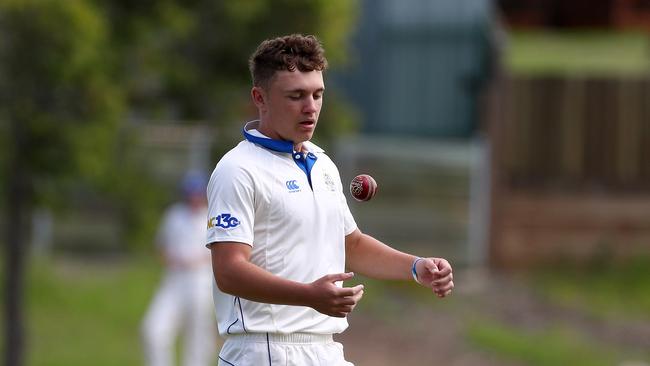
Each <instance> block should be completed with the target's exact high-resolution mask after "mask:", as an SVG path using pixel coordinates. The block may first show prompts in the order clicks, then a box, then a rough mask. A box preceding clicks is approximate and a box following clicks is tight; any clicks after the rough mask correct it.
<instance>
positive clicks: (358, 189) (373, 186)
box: [350, 174, 377, 201]
mask: <svg viewBox="0 0 650 366" xmlns="http://www.w3.org/2000/svg"><path fill="white" fill-rule="evenodd" d="M350 193H351V194H352V197H354V199H355V200H357V201H369V200H370V199H371V198H373V197H374V196H375V193H377V182H375V179H374V178H373V177H371V176H369V175H368V174H360V175H357V176H356V177H354V179H352V182H350Z"/></svg>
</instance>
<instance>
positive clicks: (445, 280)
mask: <svg viewBox="0 0 650 366" xmlns="http://www.w3.org/2000/svg"><path fill="white" fill-rule="evenodd" d="M453 279H454V276H453V275H452V274H451V273H450V274H449V275H447V276H445V277H442V278H438V279H437V280H434V281H433V282H432V286H440V285H444V284H447V283H449V282H450V281H452V280H453Z"/></svg>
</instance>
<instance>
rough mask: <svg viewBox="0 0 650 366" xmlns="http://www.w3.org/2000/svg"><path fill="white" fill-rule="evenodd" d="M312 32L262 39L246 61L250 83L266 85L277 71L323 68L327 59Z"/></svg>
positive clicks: (320, 69) (319, 69)
mask: <svg viewBox="0 0 650 366" xmlns="http://www.w3.org/2000/svg"><path fill="white" fill-rule="evenodd" d="M324 54H325V51H324V50H323V46H322V45H321V43H320V41H319V40H318V39H317V38H316V37H315V36H312V35H307V36H305V35H302V34H291V35H288V36H283V37H277V38H273V39H267V40H265V41H263V42H262V43H261V44H260V45H259V46H258V47H257V50H255V52H254V53H253V55H252V56H251V57H250V59H249V60H248V67H249V69H250V72H251V77H252V79H253V85H255V86H266V85H267V84H268V82H269V81H270V80H271V79H272V78H273V76H274V75H275V73H276V72H277V71H283V70H285V71H295V70H296V69H298V70H299V71H301V72H306V71H314V70H316V71H325V69H327V59H326V58H325V55H324Z"/></svg>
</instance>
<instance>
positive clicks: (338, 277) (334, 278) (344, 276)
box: [325, 272, 354, 283]
mask: <svg viewBox="0 0 650 366" xmlns="http://www.w3.org/2000/svg"><path fill="white" fill-rule="evenodd" d="M352 277H354V272H346V273H333V274H328V275H326V276H325V279H326V280H327V282H332V283H334V282H338V281H346V280H349V279H350V278H352Z"/></svg>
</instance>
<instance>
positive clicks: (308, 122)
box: [300, 120, 316, 128]
mask: <svg viewBox="0 0 650 366" xmlns="http://www.w3.org/2000/svg"><path fill="white" fill-rule="evenodd" d="M315 125H316V121H312V120H306V121H302V122H300V126H302V127H305V128H313V127H314V126H315Z"/></svg>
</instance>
